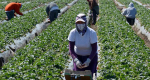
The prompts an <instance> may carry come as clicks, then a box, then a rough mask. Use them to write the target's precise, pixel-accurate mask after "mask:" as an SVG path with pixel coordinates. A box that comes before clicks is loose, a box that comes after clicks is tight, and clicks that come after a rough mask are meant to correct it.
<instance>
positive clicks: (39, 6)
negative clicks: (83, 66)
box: [0, 0, 150, 80]
mask: <svg viewBox="0 0 150 80" xmlns="http://www.w3.org/2000/svg"><path fill="white" fill-rule="evenodd" d="M12 1H15V0H5V1H3V0H1V2H0V14H1V15H0V21H3V20H4V19H5V17H6V14H5V11H4V7H5V6H6V4H8V3H9V2H12ZM16 1H18V2H22V3H23V6H22V8H21V11H22V12H25V11H30V12H27V13H26V14H24V16H19V17H16V18H14V19H12V20H10V21H8V22H4V23H0V29H1V30H0V36H1V38H0V49H1V50H5V47H6V45H8V44H12V43H14V39H19V38H20V37H22V36H25V34H27V33H28V32H31V31H32V29H34V28H35V27H36V24H39V23H42V22H43V21H44V20H45V19H46V17H47V15H46V11H45V8H46V5H47V4H48V3H49V2H52V1H53V0H26V1H24V0H16ZM72 1H74V0H55V2H56V3H57V4H58V6H59V8H60V9H62V8H63V7H65V6H66V5H67V4H69V3H71V2H72ZM117 1H118V2H120V3H121V4H123V5H125V6H126V7H128V4H129V3H130V2H132V0H117ZM139 1H140V2H142V3H147V4H150V3H148V2H149V0H139ZM133 3H134V6H135V8H136V9H137V15H136V17H137V18H138V19H139V21H140V22H141V24H142V25H143V26H144V27H145V29H146V30H147V31H149V30H150V29H149V26H150V22H149V19H150V17H149V16H150V14H149V13H150V10H149V9H147V8H145V7H143V6H140V5H138V4H137V3H135V2H133ZM99 8H100V10H99V11H100V14H99V20H98V21H97V23H96V26H97V30H96V32H97V36H98V42H99V43H100V45H99V46H100V47H101V50H100V53H99V63H98V73H99V74H100V75H99V76H98V80H104V79H105V80H107V79H110V80H111V79H115V80H144V79H146V80H149V79H150V49H149V48H148V47H147V46H146V45H145V43H144V41H143V40H142V39H141V38H140V37H139V36H138V35H136V34H135V32H134V30H132V27H131V26H130V25H129V24H128V23H126V19H125V17H124V16H123V15H121V11H120V10H119V9H117V6H116V5H115V3H114V1H113V0H99ZM88 10H89V6H88V4H87V1H86V0H78V2H77V3H75V4H74V5H73V6H71V7H70V8H69V10H67V11H66V12H65V13H64V14H63V15H61V16H60V17H59V18H58V19H56V20H55V21H54V22H53V23H51V24H50V25H49V26H48V27H47V28H46V29H45V30H44V31H42V32H41V33H40V34H39V35H38V36H36V37H35V38H34V39H33V40H31V41H30V42H29V43H28V44H27V45H26V46H25V47H23V48H21V49H19V50H17V51H16V54H15V56H14V57H13V58H10V59H9V62H7V63H6V64H5V65H4V66H3V67H2V70H0V78H1V79H2V80H7V79H9V80H12V79H19V80H22V79H26V80H29V79H40V80H62V74H61V73H62V71H63V70H64V69H65V68H66V65H65V64H66V63H68V62H67V61H68V59H69V55H68V53H69V52H68V51H69V49H68V40H67V37H68V35H69V32H70V31H71V30H72V29H73V28H75V17H76V15H77V14H78V13H81V12H82V13H85V14H87V13H88ZM89 26H90V25H89Z"/></svg>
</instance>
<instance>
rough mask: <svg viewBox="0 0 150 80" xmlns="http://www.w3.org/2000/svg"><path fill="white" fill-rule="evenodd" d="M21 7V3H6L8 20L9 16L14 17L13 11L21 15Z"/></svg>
mask: <svg viewBox="0 0 150 80" xmlns="http://www.w3.org/2000/svg"><path fill="white" fill-rule="evenodd" d="M21 7H22V4H21V3H16V2H11V3H9V4H7V5H6V7H5V12H6V15H7V19H8V20H10V19H11V18H14V16H16V14H15V12H16V13H17V14H19V15H23V14H22V13H21V12H20V8H21Z"/></svg>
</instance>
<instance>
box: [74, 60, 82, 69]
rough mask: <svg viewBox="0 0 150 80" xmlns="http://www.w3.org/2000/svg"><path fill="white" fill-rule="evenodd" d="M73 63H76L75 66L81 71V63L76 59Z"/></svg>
mask: <svg viewBox="0 0 150 80" xmlns="http://www.w3.org/2000/svg"><path fill="white" fill-rule="evenodd" d="M74 62H75V63H76V66H77V67H78V68H80V69H82V63H81V61H79V60H78V59H77V58H75V59H74Z"/></svg>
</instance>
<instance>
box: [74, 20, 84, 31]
mask: <svg viewBox="0 0 150 80" xmlns="http://www.w3.org/2000/svg"><path fill="white" fill-rule="evenodd" d="M76 24H77V27H78V29H79V30H80V31H82V30H83V29H84V27H85V22H81V21H78V22H76Z"/></svg>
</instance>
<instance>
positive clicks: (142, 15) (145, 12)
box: [117, 0, 150, 32]
mask: <svg viewBox="0 0 150 80" xmlns="http://www.w3.org/2000/svg"><path fill="white" fill-rule="evenodd" d="M117 1H119V2H120V3H121V4H123V5H126V7H128V5H129V3H130V2H131V0H117ZM133 4H134V6H135V8H136V9H137V15H136V16H137V18H138V19H139V20H140V22H141V24H142V25H143V26H144V27H145V29H146V30H148V31H149V32H150V27H149V26H150V22H149V21H150V17H149V16H150V14H149V13H150V10H149V9H147V8H145V7H144V6H141V5H138V4H137V3H135V2H133Z"/></svg>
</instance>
